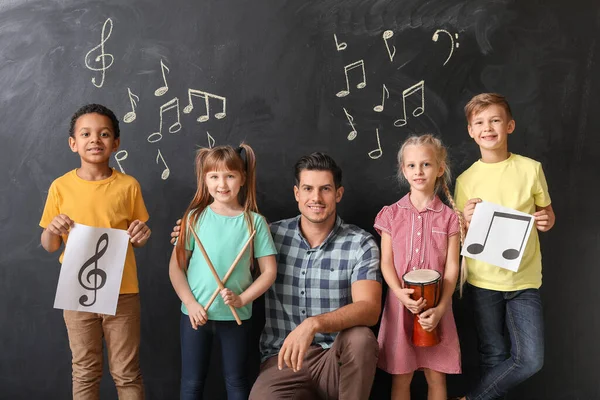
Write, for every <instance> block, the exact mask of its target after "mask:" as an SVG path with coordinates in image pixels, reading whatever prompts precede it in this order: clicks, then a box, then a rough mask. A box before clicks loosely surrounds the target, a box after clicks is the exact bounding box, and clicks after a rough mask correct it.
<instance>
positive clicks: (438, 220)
mask: <svg viewBox="0 0 600 400" xmlns="http://www.w3.org/2000/svg"><path fill="white" fill-rule="evenodd" d="M398 166H399V168H398V177H399V179H400V180H401V181H403V182H407V183H408V184H409V185H410V193H408V194H407V195H406V196H404V197H403V198H402V199H400V200H399V201H398V202H396V203H394V204H392V205H390V206H385V207H383V209H382V210H381V211H380V212H379V214H378V215H377V218H376V219H375V229H376V230H377V232H379V234H380V235H381V271H382V273H383V277H384V279H385V281H386V283H387V285H388V287H389V289H388V292H387V299H386V302H385V306H384V309H383V315H382V318H381V328H380V330H379V337H378V341H379V362H378V367H379V368H381V369H383V370H384V371H386V372H388V373H390V374H392V375H393V379H392V399H395V400H398V399H410V382H411V380H412V377H413V373H414V371H416V370H423V371H424V373H425V377H426V379H427V384H428V400H438V399H439V400H446V398H447V397H446V374H459V373H460V372H461V367H460V346H459V343H458V335H457V333H456V325H455V324H454V316H453V314H452V293H453V292H454V289H455V288H456V281H457V278H458V274H459V261H458V259H459V241H462V231H463V229H462V227H463V222H462V216H461V215H460V213H458V212H457V211H456V207H455V205H454V200H453V199H452V196H451V195H450V191H449V190H448V182H449V181H450V170H449V169H448V165H447V164H446V149H445V148H444V146H443V145H442V142H441V141H440V140H439V139H437V138H435V137H434V136H433V135H429V134H428V135H422V136H412V137H409V138H408V139H406V141H405V142H404V143H403V144H402V147H401V148H400V151H399V152H398ZM440 191H443V192H444V195H445V196H446V198H447V199H448V200H449V202H450V203H451V204H452V206H453V208H454V211H453V210H452V209H451V208H449V207H448V206H446V205H444V203H442V201H441V200H440V198H439V197H438V196H437V193H438V192H440ZM417 269H433V270H436V271H438V272H439V273H440V275H441V276H442V281H443V283H442V290H441V298H440V301H439V304H438V305H437V307H433V308H429V309H428V310H426V311H423V312H422V313H421V314H420V315H419V319H418V323H420V324H421V326H422V327H423V329H425V330H426V331H431V330H433V329H434V328H436V327H438V328H439V329H438V332H439V335H440V343H439V344H437V345H435V346H431V347H416V346H414V345H413V344H412V340H411V339H412V331H413V320H414V317H413V314H418V313H420V312H421V310H422V309H423V308H424V307H425V300H424V299H421V300H419V301H414V300H412V299H411V298H410V294H411V293H413V291H414V290H413V289H405V288H403V285H402V275H404V274H405V273H406V272H409V271H413V270H417Z"/></svg>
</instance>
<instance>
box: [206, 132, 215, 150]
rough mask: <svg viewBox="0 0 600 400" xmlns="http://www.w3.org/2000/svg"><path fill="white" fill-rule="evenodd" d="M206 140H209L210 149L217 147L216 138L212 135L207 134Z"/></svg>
mask: <svg viewBox="0 0 600 400" xmlns="http://www.w3.org/2000/svg"><path fill="white" fill-rule="evenodd" d="M206 138H207V139H208V148H209V149H212V148H213V147H215V138H213V137H212V136H211V135H210V133H208V132H206Z"/></svg>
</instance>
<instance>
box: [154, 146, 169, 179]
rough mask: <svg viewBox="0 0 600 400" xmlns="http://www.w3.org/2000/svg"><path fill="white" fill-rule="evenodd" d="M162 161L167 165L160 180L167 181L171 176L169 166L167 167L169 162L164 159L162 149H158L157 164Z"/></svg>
mask: <svg viewBox="0 0 600 400" xmlns="http://www.w3.org/2000/svg"><path fill="white" fill-rule="evenodd" d="M159 159H161V160H162V162H163V164H164V165H165V169H164V170H163V172H162V174H161V175H160V178H161V179H162V180H163V181H164V180H167V179H168V178H169V175H170V174H171V170H170V169H169V166H168V165H167V162H166V161H165V158H164V157H163V155H162V154H161V152H160V149H158V155H157V156H156V163H157V164H158V160H159Z"/></svg>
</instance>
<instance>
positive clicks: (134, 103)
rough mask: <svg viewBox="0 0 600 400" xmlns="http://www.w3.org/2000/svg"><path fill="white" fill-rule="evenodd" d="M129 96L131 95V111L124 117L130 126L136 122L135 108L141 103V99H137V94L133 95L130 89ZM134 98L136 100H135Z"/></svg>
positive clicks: (124, 120)
mask: <svg viewBox="0 0 600 400" xmlns="http://www.w3.org/2000/svg"><path fill="white" fill-rule="evenodd" d="M127 94H128V95H129V101H130V102H131V111H129V112H128V113H127V114H125V116H124V117H123V122H125V123H126V124H129V123H130V122H133V121H135V118H136V117H137V115H136V113H135V107H136V106H137V102H138V101H140V98H139V97H137V96H136V95H135V94H133V93H131V89H129V88H127ZM134 97H135V100H134V99H133V98H134Z"/></svg>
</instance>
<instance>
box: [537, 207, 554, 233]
mask: <svg viewBox="0 0 600 400" xmlns="http://www.w3.org/2000/svg"><path fill="white" fill-rule="evenodd" d="M535 209H536V212H535V213H533V216H534V217H535V227H536V228H537V229H538V231H540V232H548V231H549V230H550V229H552V227H553V226H554V222H555V221H556V216H555V215H554V210H553V209H552V204H549V205H547V206H546V207H539V206H535Z"/></svg>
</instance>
